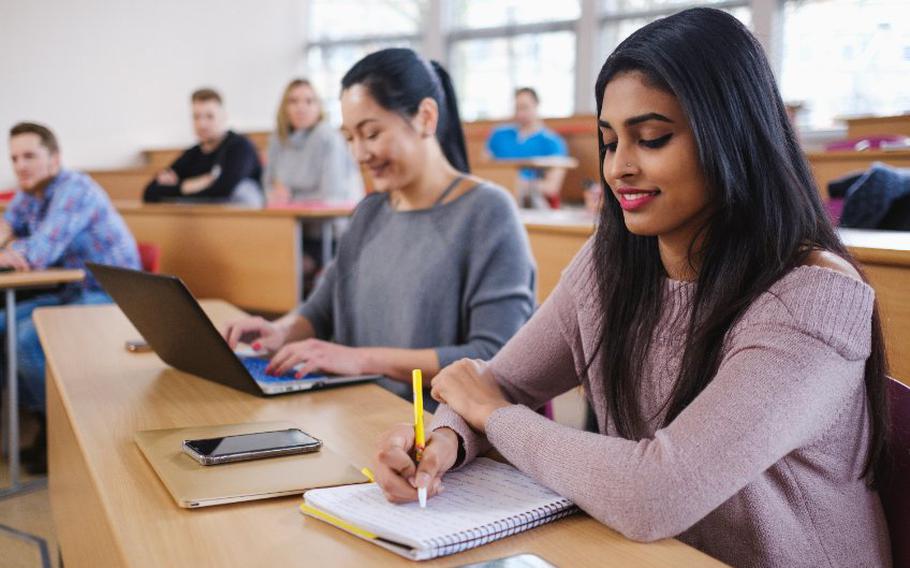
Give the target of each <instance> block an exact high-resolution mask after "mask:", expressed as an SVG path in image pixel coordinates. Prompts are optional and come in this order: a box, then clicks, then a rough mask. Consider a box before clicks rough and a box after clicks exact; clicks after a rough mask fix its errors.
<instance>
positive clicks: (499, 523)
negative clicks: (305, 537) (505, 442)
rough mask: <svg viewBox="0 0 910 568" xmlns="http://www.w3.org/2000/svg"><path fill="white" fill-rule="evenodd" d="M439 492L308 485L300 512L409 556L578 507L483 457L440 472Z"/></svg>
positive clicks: (462, 544) (439, 551)
mask: <svg viewBox="0 0 910 568" xmlns="http://www.w3.org/2000/svg"><path fill="white" fill-rule="evenodd" d="M443 483H444V485H445V491H444V492H443V493H442V494H440V495H438V496H436V497H433V498H432V499H430V501H429V503H428V505H427V508H426V509H421V508H420V506H419V505H418V504H417V503H406V504H404V505H395V504H392V503H389V502H388V501H387V500H386V498H385V497H384V496H383V494H382V491H381V490H380V489H379V487H378V486H377V485H376V484H375V483H368V484H358V485H346V486H342V487H333V488H325V489H313V490H311V491H307V492H306V493H305V494H304V503H303V504H301V506H300V510H301V512H303V513H304V514H305V515H308V516H311V517H314V518H317V519H319V520H322V521H325V522H327V523H330V524H332V525H335V526H336V527H338V528H340V529H343V530H345V531H347V532H349V533H351V534H353V535H355V536H358V537H360V538H363V539H366V540H368V541H370V542H372V543H374V544H378V545H379V546H382V547H383V548H386V549H388V550H391V551H392V552H395V553H397V554H400V555H402V556H404V557H406V558H409V559H411V560H428V559H430V558H436V557H437V556H446V555H448V554H454V553H456V552H461V551H463V550H467V549H469V548H474V547H476V546H481V545H483V544H487V543H488V542H493V541H494V540H499V539H501V538H505V537H507V536H510V535H513V534H517V533H520V532H523V531H526V530H528V529H532V528H534V527H537V526H540V525H543V524H545V523H549V522H551V521H555V520H557V519H560V518H562V517H565V516H568V515H571V514H572V513H574V512H576V511H577V510H578V509H577V507H575V505H574V504H573V503H572V502H571V501H569V500H568V499H566V498H564V497H560V496H559V495H557V494H556V493H554V492H553V491H550V490H549V489H547V488H546V487H544V486H542V485H540V484H539V483H537V482H536V481H534V480H533V479H531V478H530V477H528V476H526V475H524V474H523V473H521V472H520V471H518V470H517V469H515V468H514V467H512V466H510V465H506V464H502V463H499V462H495V461H493V460H490V459H487V458H480V459H478V460H476V461H475V462H474V463H472V464H471V465H470V466H468V467H466V468H464V469H461V470H458V471H453V472H450V473H448V474H446V476H445V478H444V480H443Z"/></svg>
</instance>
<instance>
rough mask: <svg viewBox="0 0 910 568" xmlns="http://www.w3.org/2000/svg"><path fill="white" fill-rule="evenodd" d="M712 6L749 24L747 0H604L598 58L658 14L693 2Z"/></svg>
mask: <svg viewBox="0 0 910 568" xmlns="http://www.w3.org/2000/svg"><path fill="white" fill-rule="evenodd" d="M712 5H713V6H714V7H718V8H720V9H722V10H724V11H726V12H729V13H730V14H732V15H733V16H735V17H736V18H737V19H738V20H739V21H741V22H742V23H744V24H745V25H746V26H750V27H751V24H752V21H751V20H752V10H751V9H750V8H749V5H748V0H743V1H740V2H729V1H726V0H705V1H702V2H693V1H692V0H603V6H604V9H605V10H606V13H605V16H604V19H603V26H602V27H601V35H600V44H601V54H602V57H601V62H602V61H603V60H605V59H606V58H607V56H608V55H610V53H612V52H613V50H614V49H616V46H618V45H619V44H620V43H621V42H622V40H624V39H626V38H627V37H629V36H630V35H632V34H633V33H635V31H636V30H638V29H639V28H641V27H644V26H645V25H647V24H649V23H651V22H653V21H654V20H656V19H658V18H663V17H664V16H669V15H670V14H673V13H675V12H679V11H681V10H684V9H686V8H692V7H695V6H712Z"/></svg>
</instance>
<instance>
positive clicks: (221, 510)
mask: <svg viewBox="0 0 910 568" xmlns="http://www.w3.org/2000/svg"><path fill="white" fill-rule="evenodd" d="M203 305H204V308H205V310H206V311H207V312H208V313H209V315H210V317H211V318H212V319H213V321H215V323H216V324H220V323H223V322H225V321H227V320H229V319H232V318H236V317H238V316H240V315H241V312H240V311H238V310H237V309H236V308H233V307H232V306H230V305H228V304H226V303H224V302H221V301H207V302H203ZM35 320H36V323H37V327H38V331H39V334H40V336H41V341H42V344H43V345H44V350H45V352H46V354H47V363H48V381H47V396H48V403H47V404H48V427H49V448H50V450H49V460H50V462H49V465H50V468H49V471H50V476H49V490H50V499H51V507H52V511H53V516H54V522H55V524H56V527H57V534H58V539H59V542H60V546H61V550H62V553H63V558H64V561H65V562H66V566H67V568H79V567H81V566H108V567H114V566H155V567H158V566H175V567H176V566H188V567H197V566H379V565H398V566H404V565H410V566H414V565H415V564H413V563H411V562H408V561H406V560H404V559H403V558H400V557H398V556H397V555H395V554H392V553H390V552H388V551H385V550H383V549H381V548H380V547H377V546H374V545H371V544H369V543H367V542H364V541H362V540H360V539H358V538H356V537H353V536H350V535H348V534H346V533H344V532H343V531H341V530H339V529H336V528H334V527H331V526H329V525H327V524H325V523H322V522H320V521H317V520H314V519H310V518H306V517H304V516H303V515H301V514H300V513H299V512H298V509H297V504H298V503H299V502H300V499H299V498H297V497H288V498H278V499H271V500H265V501H257V502H251V503H241V504H236V505H226V506H220V507H212V508H205V509H197V510H185V509H180V508H178V507H177V505H176V504H175V503H174V502H173V500H172V499H171V496H170V494H169V493H168V492H167V490H166V489H165V488H164V486H163V485H162V484H161V482H160V481H159V480H158V479H157V477H156V476H155V473H154V472H153V471H152V468H151V467H150V466H149V465H148V464H147V463H146V462H145V459H144V458H143V456H142V454H141V453H140V452H139V449H138V448H137V447H136V445H135V443H134V442H133V434H134V433H135V432H136V431H139V430H146V429H152V428H174V427H185V426H201V425H211V424H231V423H243V422H258V421H269V420H291V421H293V422H295V423H297V424H298V425H299V426H301V427H302V428H303V429H304V430H306V431H308V432H310V433H312V434H313V435H315V436H317V437H319V438H321V439H323V440H324V441H325V444H326V446H327V447H330V448H332V449H333V450H334V451H336V452H338V453H339V454H341V455H342V456H345V457H346V458H347V459H348V460H350V462H351V463H352V464H355V465H357V466H364V465H367V464H368V463H369V460H370V457H371V455H372V454H373V451H374V445H375V441H376V438H377V436H378V435H379V434H380V433H381V432H382V431H384V430H386V429H387V428H388V427H390V426H391V425H392V424H394V423H396V422H407V421H409V420H410V419H411V418H412V409H411V406H410V405H409V404H407V403H406V402H405V401H403V400H401V399H399V398H397V397H395V396H394V395H392V394H390V393H389V392H387V391H385V390H383V389H381V388H379V387H377V386H375V385H361V386H355V387H346V388H342V389H335V390H328V391H322V392H314V393H308V394H292V395H286V396H280V397H273V398H267V399H265V398H258V397H254V396H250V395H247V394H243V393H241V392H238V391H235V390H232V389H229V388H227V387H224V386H221V385H218V384H215V383H212V382H209V381H204V380H202V379H198V378H195V377H192V376H189V375H186V374H184V373H181V372H179V371H176V370H174V369H171V368H169V367H167V366H166V365H164V364H163V363H162V362H161V361H160V360H159V359H158V357H157V356H155V355H154V354H151V353H145V354H131V353H128V352H127V351H126V350H125V349H124V348H123V343H124V341H125V340H127V339H132V338H136V337H138V334H137V333H136V331H135V330H134V328H133V327H132V326H131V325H130V324H129V323H128V322H127V320H126V319H125V317H124V316H123V315H122V314H121V313H120V311H119V310H118V309H117V308H116V307H114V306H74V307H65V308H54V309H42V310H38V311H37V312H36V314H35ZM86 330H91V333H86ZM430 507H432V504H431V505H430ZM521 552H534V553H536V554H538V555H540V556H542V557H543V558H545V559H547V560H549V561H551V562H553V563H554V564H556V565H558V566H593V565H597V566H605V567H610V566H616V567H620V566H652V567H656V566H668V567H669V566H674V567H678V566H719V565H721V564H720V563H718V562H717V561H715V560H713V559H711V558H709V557H707V556H706V555H704V554H702V553H700V552H698V551H697V550H695V549H692V548H690V547H688V546H686V545H684V544H682V543H680V542H678V541H675V540H664V541H660V542H657V543H652V544H641V543H635V542H632V541H629V540H627V539H625V538H623V537H622V536H620V535H619V534H618V533H616V532H614V531H612V530H610V529H608V528H607V527H605V526H604V525H601V524H599V523H597V522H596V521H594V520H593V519H591V518H590V517H587V516H584V515H580V514H579V515H575V516H574V517H572V518H569V519H566V520H562V521H559V522H556V523H553V524H551V525H547V526H544V527H541V528H538V529H535V530H532V531H530V532H528V533H524V534H522V535H518V536H515V537H510V538H508V539H505V540H502V541H499V542H496V543H493V544H490V545H487V546H483V547H481V548H478V549H475V550H472V551H468V552H465V553H461V554H458V555H455V556H450V557H445V558H442V559H438V560H436V561H431V562H426V563H421V565H425V566H453V565H460V564H464V563H469V562H477V561H481V560H488V559H493V558H498V557H503V556H508V555H511V554H517V553H521Z"/></svg>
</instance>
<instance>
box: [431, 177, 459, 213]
mask: <svg viewBox="0 0 910 568" xmlns="http://www.w3.org/2000/svg"><path fill="white" fill-rule="evenodd" d="M464 178H465V176H458V177H457V178H455V180H454V181H453V182H452V183H450V184H449V186H448V187H446V188H445V189H444V190H443V192H442V194H441V195H440V196H439V199H437V200H436V202H435V203H433V207H436V206H437V205H439V204H440V203H442V202H443V201H444V200H445V198H446V197H448V196H449V194H450V193H452V191H453V190H454V189H455V188H456V187H458V184H459V183H460V182H461V180H463V179H464Z"/></svg>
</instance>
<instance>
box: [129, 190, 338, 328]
mask: <svg viewBox="0 0 910 568" xmlns="http://www.w3.org/2000/svg"><path fill="white" fill-rule="evenodd" d="M115 205H116V206H117V210H118V211H119V212H120V214H121V215H123V218H124V220H125V221H126V223H127V225H129V228H130V230H131V231H132V232H133V235H134V236H135V237H136V240H137V241H142V242H150V243H155V244H157V245H159V246H160V247H161V271H162V272H163V273H166V274H174V275H177V276H179V277H180V278H182V279H183V281H184V282H186V284H187V286H189V288H190V290H191V291H192V292H193V294H194V295H196V296H197V297H219V298H224V299H226V300H228V301H230V302H232V303H234V304H236V305H239V306H242V307H243V308H246V309H250V310H255V311H261V312H271V313H280V312H286V311H288V310H290V309H291V308H293V307H294V306H296V305H297V304H298V303H299V301H300V298H301V286H302V274H303V267H302V261H301V258H302V257H301V255H302V251H301V246H300V243H301V225H302V223H304V222H306V221H311V222H319V223H322V224H323V225H324V228H326V227H327V228H328V229H329V230H330V231H331V221H332V220H333V219H336V218H339V217H347V216H348V215H350V213H351V209H350V208H345V207H340V208H337V209H336V208H318V209H276V210H271V209H247V208H241V207H235V206H229V205H190V204H180V205H176V204H142V203H139V202H136V201H129V202H126V201H123V202H116V203H115ZM329 235H331V232H329Z"/></svg>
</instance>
